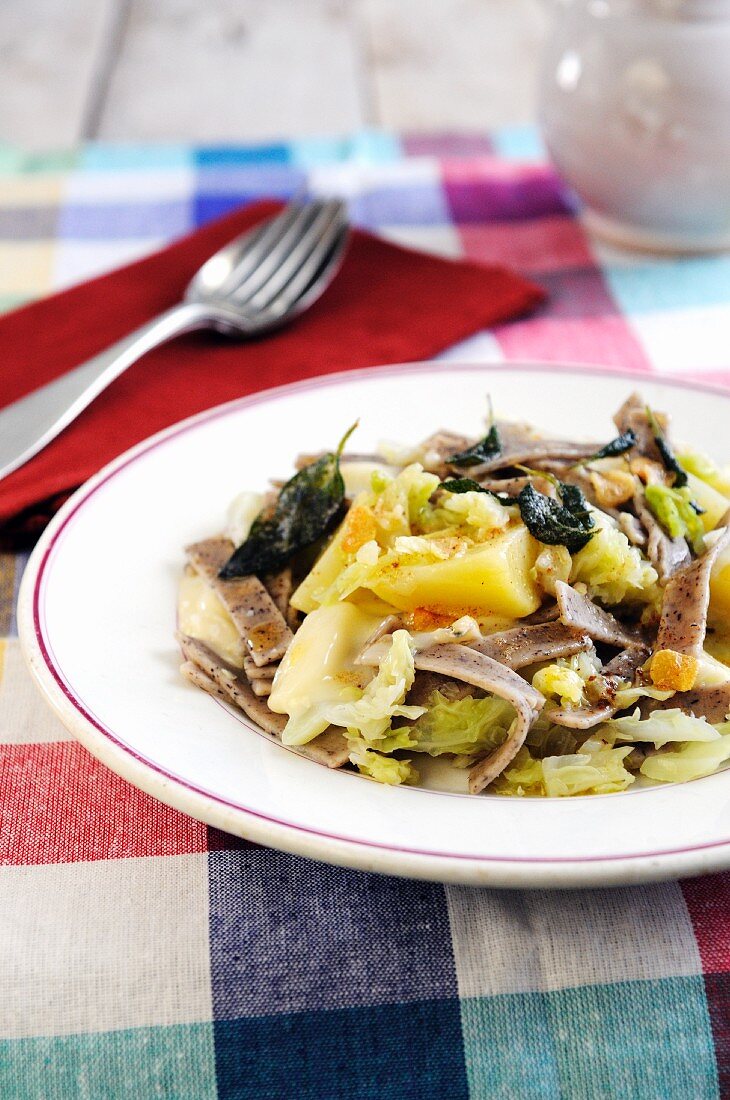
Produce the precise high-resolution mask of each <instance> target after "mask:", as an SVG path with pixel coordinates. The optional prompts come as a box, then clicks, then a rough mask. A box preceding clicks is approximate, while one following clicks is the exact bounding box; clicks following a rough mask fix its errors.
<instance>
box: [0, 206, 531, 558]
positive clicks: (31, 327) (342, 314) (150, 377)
mask: <svg viewBox="0 0 730 1100" xmlns="http://www.w3.org/2000/svg"><path fill="white" fill-rule="evenodd" d="M278 208H279V204H275V203H257V204H255V205H252V206H248V207H246V208H245V209H242V210H237V211H235V212H234V213H232V214H229V215H227V216H226V217H224V218H220V219H219V220H218V221H215V222H211V223H209V224H208V225H206V226H204V228H202V229H199V230H198V231H197V232H195V233H192V234H191V235H190V236H188V237H185V238H183V239H182V240H180V241H177V242H176V243H174V244H172V245H170V247H168V248H165V249H163V250H162V251H161V252H157V253H155V254H154V255H152V256H149V257H147V258H146V259H143V260H140V261H138V262H137V263H133V264H129V265H128V266H127V267H122V268H119V269H118V270H116V271H113V272H111V273H110V274H108V275H102V276H100V277H99V278H97V279H92V280H91V281H90V282H87V283H83V284H82V285H80V286H77V287H73V288H71V289H70V290H66V291H63V292H61V293H60V294H56V295H54V296H53V297H51V298H46V299H44V300H42V301H40V302H36V303H33V304H31V305H28V306H25V307H23V308H22V309H18V310H16V311H15V312H13V313H10V314H7V315H6V316H4V317H2V318H0V363H2V364H3V370H2V372H1V373H0V406H4V405H7V404H9V403H10V402H12V401H15V400H17V399H18V398H19V397H21V396H23V394H25V393H28V392H29V391H30V390H33V389H36V388H37V387H38V386H41V385H43V384H44V383H46V382H49V381H51V380H52V379H53V378H56V377H58V375H60V374H63V373H64V372H65V371H68V370H70V369H71V368H73V367H75V366H77V365H78V364H79V363H81V362H82V361H83V360H85V359H87V358H89V357H90V356H92V355H95V354H96V353H97V352H99V351H101V350H102V349H103V348H105V347H107V346H108V345H109V344H111V343H113V342H114V341H115V340H118V339H120V338H121V337H122V336H125V335H126V334H127V333H129V332H130V331H131V330H132V329H133V328H135V327H136V326H138V325H141V324H142V323H144V322H145V321H148V320H150V318H152V317H154V316H155V315H156V314H157V313H160V312H161V311H162V310H164V309H167V308H168V307H169V306H171V305H173V304H174V303H175V302H176V301H177V300H179V298H180V297H181V295H182V293H183V290H184V288H185V286H186V284H187V282H188V280H189V279H190V278H191V276H192V275H193V273H194V272H195V270H196V269H197V268H198V267H199V266H200V264H201V263H202V262H203V261H204V260H205V259H207V257H208V256H210V254H211V253H212V252H214V251H215V250H216V249H218V248H220V247H221V245H223V244H226V243H227V242H228V241H230V240H231V239H232V238H233V237H235V236H236V235H237V234H239V233H241V232H242V231H243V230H245V229H247V228H249V227H250V226H252V225H253V224H255V223H256V222H258V221H259V220H261V219H262V218H263V217H266V216H269V215H270V214H271V213H272V212H273V211H275V210H277V209H278ZM543 296H544V295H543V292H542V291H541V290H540V289H539V288H538V287H536V286H534V285H533V284H531V283H529V282H527V281H526V280H524V279H522V278H520V277H519V276H517V275H515V274H513V273H512V272H510V271H507V270H505V269H504V268H501V267H481V266H477V265H475V264H471V263H461V262H453V261H450V260H442V259H437V258H435V257H432V256H427V255H424V254H423V253H420V252H413V251H410V250H408V249H404V248H399V247H397V246H395V245H392V244H388V243H387V242H385V241H383V240H380V239H378V238H377V237H373V236H370V235H369V234H367V233H362V232H355V233H353V236H352V241H351V244H350V246H349V250H348V253H347V256H346V259H345V262H344V264H343V267H342V270H341V271H340V273H339V274H338V276H337V278H336V279H335V281H334V282H333V284H332V286H331V287H329V289H328V290H327V291H326V293H325V294H324V295H323V297H322V298H321V299H320V301H319V302H317V303H316V305H314V306H313V307H312V308H311V309H310V310H309V311H308V312H307V313H305V314H304V315H303V316H302V317H301V318H299V319H298V320H297V321H296V322H295V323H293V324H292V325H290V326H289V327H287V328H285V329H282V330H281V332H278V333H276V334H273V335H271V336H268V337H266V338H263V339H260V340H257V341H254V342H251V343H246V342H235V341H231V340H229V339H227V338H226V337H224V336H217V335H215V334H208V333H205V334H194V335H191V336H187V337H182V338H180V339H178V340H175V341H174V342H173V343H171V344H168V345H166V346H165V347H162V348H159V349H158V350H156V351H154V352H151V353H150V354H149V355H147V356H145V357H144V358H143V359H142V360H140V362H139V363H137V364H135V365H134V366H133V367H131V368H130V369H129V370H127V371H126V373H125V374H124V375H122V377H121V378H119V379H118V380H117V381H116V382H114V383H113V384H112V385H111V386H110V387H109V389H107V390H106V391H105V392H104V393H103V394H102V395H101V396H100V397H98V398H97V399H96V401H94V402H93V404H92V405H91V406H90V407H89V408H88V409H87V410H86V411H85V412H84V413H83V414H82V415H81V416H80V417H79V418H78V420H76V421H75V422H74V424H72V425H71V427H69V428H67V429H66V431H65V432H63V433H62V434H61V435H60V436H59V438H58V439H56V440H55V441H54V442H53V443H52V444H51V445H50V446H49V447H47V448H46V450H44V451H42V452H41V453H40V454H39V455H37V456H36V458H34V459H33V460H32V461H31V462H29V463H28V464H27V465H26V466H24V467H22V468H21V469H20V470H17V471H16V472H15V473H14V474H11V475H10V477H8V478H6V479H5V480H4V481H1V482H0V526H1V528H2V533H3V535H4V541H5V542H6V543H7V542H9V541H10V542H13V541H15V542H17V541H18V540H19V539H20V540H22V539H23V538H25V539H26V540H27V538H28V537H30V536H32V535H33V534H35V533H37V532H38V530H39V529H40V528H41V527H42V526H43V524H44V523H45V522H46V521H47V519H48V518H49V517H50V515H51V514H52V512H53V511H54V510H55V509H56V508H57V507H58V506H59V504H60V503H61V502H62V500H63V499H64V498H65V497H66V496H67V495H68V493H69V492H70V491H71V490H73V489H75V488H76V487H77V486H78V485H80V484H81V483H82V482H83V481H85V480H86V479H87V478H88V477H90V476H91V474H93V473H95V472H96V471H97V470H98V469H99V468H100V467H101V466H103V465H104V464H105V463H107V462H109V461H110V459H112V458H114V457H115V456H116V455H118V454H120V453H121V452H122V451H124V450H126V449H127V448H128V447H130V446H132V444H134V443H137V442H139V440H141V439H144V438H145V437H146V436H148V435H151V434H152V433H153V432H156V431H159V430H160V429H161V428H165V427H167V426H168V425H169V424H173V423H174V422H175V421H177V420H180V419H182V418H183V417H186V416H190V415H191V414H192V413H196V412H199V411H200V410H201V409H205V408H209V407H210V406H212V405H217V404H219V403H221V402H224V401H229V400H231V399H232V398H235V397H240V396H241V395H243V394H248V393H251V392H253V391H256V390H261V389H264V388H265V387H268V386H276V385H280V384H281V383H283V382H292V381H295V380H297V379H301V378H307V377H311V376H312V375H317V374H326V373H328V372H331V371H340V370H344V369H347V368H354V367H365V366H374V365H376V364H379V363H389V362H391V363H398V362H408V361H415V360H418V359H428V358H429V357H430V356H432V355H434V354H435V353H437V352H439V351H441V350H443V349H444V348H446V347H448V346H449V345H450V344H454V343H456V341H458V340H460V339H462V338H464V337H466V336H468V335H470V334H471V333H473V332H476V331H478V330H479V329H482V328H485V327H487V326H489V325H493V324H495V323H496V322H499V321H505V320H507V319H509V318H511V317H514V316H517V315H519V314H522V313H524V312H526V311H527V310H529V309H531V308H532V307H534V306H536V305H537V304H538V303H539V302H540V301H541V300H542V299H543Z"/></svg>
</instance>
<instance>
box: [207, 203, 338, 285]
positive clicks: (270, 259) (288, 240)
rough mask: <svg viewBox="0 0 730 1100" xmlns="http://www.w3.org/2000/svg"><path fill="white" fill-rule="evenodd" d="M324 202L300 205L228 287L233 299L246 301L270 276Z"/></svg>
mask: <svg viewBox="0 0 730 1100" xmlns="http://www.w3.org/2000/svg"><path fill="white" fill-rule="evenodd" d="M323 206H324V204H323V203H322V202H310V203H306V204H305V205H303V206H301V207H300V209H299V211H298V212H297V215H296V217H294V218H293V219H292V220H291V221H290V222H289V224H288V225H287V227H286V229H285V231H284V232H283V233H281V234H279V237H278V239H277V240H276V242H275V243H274V244H272V245H271V246H270V247H268V248H267V249H266V251H265V252H264V253H263V254H260V255H259V257H258V262H257V263H256V264H255V266H253V267H251V268H250V270H248V271H246V272H245V273H244V275H243V277H242V278H239V280H238V283H237V285H233V286H231V287H230V288H229V290H228V294H229V296H231V297H232V298H233V299H234V300H235V301H237V302H241V301H246V300H247V299H248V298H250V297H251V296H252V295H254V294H255V293H256V292H257V291H258V290H259V289H260V288H261V287H262V286H263V285H264V283H265V282H266V281H267V279H269V278H270V276H271V275H272V274H273V272H275V271H276V270H277V268H279V267H280V265H281V264H282V263H283V262H284V261H285V260H286V257H287V256H288V255H289V253H290V252H291V250H292V248H294V247H295V246H296V244H297V242H298V241H299V240H300V238H301V237H302V236H303V235H305V234H306V232H307V229H308V227H309V226H310V225H311V224H312V222H313V221H314V220H315V219H316V218H317V217H318V216H319V214H320V212H321V210H322V208H323Z"/></svg>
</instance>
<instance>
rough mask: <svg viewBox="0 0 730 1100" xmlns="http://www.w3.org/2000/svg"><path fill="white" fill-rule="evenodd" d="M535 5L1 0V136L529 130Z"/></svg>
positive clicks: (539, 24)
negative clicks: (379, 128)
mask: <svg viewBox="0 0 730 1100" xmlns="http://www.w3.org/2000/svg"><path fill="white" fill-rule="evenodd" d="M545 26H546V17H545V13H544V10H543V8H542V6H541V4H540V0H0V142H9V143H12V144H16V145H21V146H25V147H27V148H31V149H33V148H36V149H38V148H54V147H61V146H68V145H73V144H74V143H75V142H78V141H79V140H82V139H87V138H98V139H101V140H105V141H106V140H108V141H175V140H180V141H189V142H204V141H213V142H217V141H220V142H245V141H248V140H256V139H262V138H272V137H274V138H275V137H292V136H298V135H307V134H317V133H320V134H336V133H341V132H346V131H350V130H354V129H357V128H360V127H364V126H383V127H388V128H393V129H396V130H428V129H431V130H444V129H480V130H483V129H485V128H488V127H493V126H499V125H507V124H512V123H521V122H528V121H531V120H532V119H533V118H534V114H535V82H536V74H537V66H538V61H539V54H540V48H541V44H542V40H543V37H544V33H545Z"/></svg>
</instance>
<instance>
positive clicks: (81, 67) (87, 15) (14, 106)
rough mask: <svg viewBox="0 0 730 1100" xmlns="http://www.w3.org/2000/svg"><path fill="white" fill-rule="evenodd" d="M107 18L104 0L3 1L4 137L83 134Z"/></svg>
mask: <svg viewBox="0 0 730 1100" xmlns="http://www.w3.org/2000/svg"><path fill="white" fill-rule="evenodd" d="M107 18H108V6H107V3H105V2H101V0H0V141H4V142H9V143H11V144H15V145H21V146H24V147H26V148H41V147H43V148H57V147H60V146H64V145H73V144H74V142H75V141H77V140H78V139H79V136H80V134H81V130H82V126H83V119H84V116H85V112H86V109H87V96H88V91H89V82H90V79H91V74H92V71H93V68H94V59H95V56H96V54H97V51H98V49H99V45H100V41H101V38H102V37H103V33H104V27H105V23H106V20H107Z"/></svg>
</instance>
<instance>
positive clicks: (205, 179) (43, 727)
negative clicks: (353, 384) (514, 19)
mask: <svg viewBox="0 0 730 1100" xmlns="http://www.w3.org/2000/svg"><path fill="white" fill-rule="evenodd" d="M302 186H307V187H309V189H310V190H312V191H316V192H330V191H336V192H338V193H340V194H345V195H347V196H348V197H349V199H350V200H351V212H352V216H353V219H354V220H356V221H357V222H359V223H360V224H362V225H365V226H367V227H369V228H373V229H376V230H378V231H381V232H383V233H384V234H386V235H387V236H389V237H392V238H394V239H396V240H398V241H402V242H405V243H408V244H411V245H414V246H417V247H422V248H424V249H430V250H434V251H437V252H440V253H443V254H447V255H452V256H458V255H466V256H469V257H470V258H472V259H475V260H502V261H505V262H507V263H509V264H511V265H512V266H514V267H517V268H518V269H520V270H521V271H523V272H525V273H528V274H529V275H531V276H532V277H533V278H535V279H536V280H537V281H538V282H540V283H541V284H542V285H543V286H544V287H545V288H546V289H547V290H548V292H549V295H550V300H549V304H548V305H547V306H546V307H545V308H543V309H542V310H541V311H540V312H539V313H538V314H536V315H534V316H532V317H530V318H528V319H526V320H523V321H519V322H516V323H513V324H510V325H506V326H503V327H501V328H499V329H497V330H495V331H494V332H492V333H488V334H479V335H477V336H475V337H474V338H473V339H472V340H469V341H467V342H466V344H464V345H462V346H461V348H460V349H459V350H458V353H457V352H451V354H458V356H459V357H460V358H462V359H486V360H503V359H507V360H509V359H517V358H522V359H525V358H528V359H546V360H563V361H565V360H571V361H574V360H584V361H590V362H593V363H599V364H606V365H609V366H621V367H631V368H635V369H636V370H639V371H646V372H650V371H652V370H654V369H658V368H659V369H662V370H664V371H670V372H677V373H681V374H683V375H685V376H693V377H696V378H706V377H708V376H710V377H711V378H712V379H713V380H715V381H718V380H719V381H721V382H726V383H727V384H728V385H730V258H728V257H727V256H716V257H709V258H703V259H685V260H670V259H667V260H657V259H646V258H637V257H633V258H629V257H626V256H621V255H620V254H618V253H614V252H612V251H611V250H610V249H608V248H606V247H597V246H596V245H595V244H594V243H592V242H591V241H589V240H588V239H587V237H586V235H585V234H584V232H583V230H582V228H581V224H580V220H579V217H578V216H577V215H576V212H575V207H574V204H573V203H572V201H571V200H570V198H569V197H568V196H567V195H566V193H565V192H564V190H563V188H562V187H561V186H560V184H559V182H558V181H557V179H556V177H555V176H554V174H553V172H552V171H551V169H550V168H548V167H547V166H546V164H545V161H544V157H543V154H542V152H541V150H540V148H539V145H538V143H537V139H536V137H535V134H534V133H533V132H532V131H510V132H502V133H499V134H497V135H494V136H493V137H491V138H487V137H486V136H480V135H476V136H472V137H466V136H460V137H455V136H448V135H447V136H442V137H429V136H419V137H417V138H410V139H408V138H398V137H395V136H392V135H385V134H361V135H358V136H356V137H353V138H351V139H348V140H341V141H307V142H300V143H296V144H291V145H288V144H277V145H271V146H266V147H256V148H196V149H193V148H188V147H185V148H182V147H166V148H158V147H154V148H149V147H148V148H132V147H124V148H120V147H116V146H100V145H94V146H90V147H87V148H85V149H84V150H82V151H78V152H76V153H74V154H72V155H68V156H60V155H56V156H54V157H42V158H40V157H29V156H23V155H20V154H18V153H16V152H14V151H11V150H0V303H1V304H2V306H3V307H4V308H6V309H9V308H11V307H12V306H13V305H15V304H19V303H20V302H23V301H25V300H27V299H30V298H33V297H36V296H39V295H42V294H45V293H47V292H48V291H51V290H53V289H55V288H58V287H61V286H65V285H68V284H69V283H71V282H75V281H78V280H80V279H83V278H84V277H86V276H88V275H92V274H96V273H98V272H100V271H102V270H105V269H108V268H110V267H112V266H114V265H116V264H119V263H121V262H124V261H126V260H129V259H131V258H133V257H137V256H139V255H142V254H144V253H145V252H147V251H149V250H151V249H154V248H155V247H156V246H158V245H159V244H161V243H162V242H165V241H167V240H168V239H169V238H171V237H174V236H177V235H179V234H182V233H184V232H185V231H186V230H188V229H190V228H191V227H193V226H196V225H198V224H200V223H202V222H204V221H205V220H207V219H209V218H212V217H214V216H216V215H217V214H219V213H222V212H224V211H226V210H228V209H230V208H231V207H232V206H234V205H236V204H240V203H242V202H247V201H249V200H251V199H253V198H257V197H259V196H262V195H279V196H286V195H289V194H290V193H291V192H292V191H293V190H295V189H298V188H300V187H302ZM12 369H13V364H12V363H3V364H0V370H6V371H7V370H12ZM0 562H1V565H0V638H1V639H2V640H0V675H1V679H0V1097H1V1098H2V1100H13V1098H17V1100H30V1098H38V1100H60V1098H62V1100H75V1098H77V1097H79V1098H81V1097H83V1098H93V1100H96V1098H98V1100H109V1098H114V1100H117V1098H122V1097H134V1098H135V1100H146V1098H147V1097H172V1098H175V1100H208V1098H211V1097H217V1096H220V1097H241V1098H246V1100H249V1098H250V1100H284V1098H287V1100H288V1098H289V1097H291V1098H296V1100H300V1098H301V1100H339V1098H342V1100H351V1098H352V1100H355V1098H358V1100H360V1098H366V1097H367V1098H372V1100H412V1098H414V1100H415V1098H419V1100H420V1098H421V1097H423V1098H428V1100H432V1098H439V1097H448V1098H449V1100H459V1098H461V1097H465V1098H466V1097H470V1098H471V1100H477V1098H490V1100H491V1098H497V1097H503V1098H509V1100H513V1098H518V1100H532V1098H538V1097H539V1098H553V1097H567V1098H570V1100H592V1098H596V1100H597V1098H611V1100H614V1098H632V1100H633V1098H641V1100H644V1098H646V1100H674V1098H676V1100H703V1098H710V1097H717V1096H721V1095H730V980H729V979H728V969H729V967H730V875H715V876H712V877H709V878H705V879H700V880H694V881H690V882H683V883H666V884H662V885H654V886H650V887H645V888H639V887H635V888H627V889H614V890H605V891H598V890H593V891H579V892H563V891H560V892H548V891H540V892H535V893H531V892H521V891H496V890H474V889H468V888H461V887H452V886H448V887H443V886H440V885H430V884H426V883H417V882H405V881H400V880H397V879H392V878H381V877H378V876H374V875H368V874H365V873H361V872H351V871H345V870H339V869H336V868H332V867H327V866H324V865H320V864H317V863H312V862H309V861H307V860H304V859H298V858H295V857H292V856H288V855H282V854H280V853H277V852H273V851H268V850H265V849H262V848H257V847H254V846H251V845H247V844H246V843H244V842H239V841H236V840H234V839H233V838H231V837H228V836H225V835H223V834H220V833H218V832H216V831H214V830H210V829H207V828H206V827H205V826H204V825H201V824H200V823H198V822H196V821H192V820H190V819H188V818H186V817H184V816H182V815H181V814H179V813H177V812H175V811H173V810H171V809H168V808H166V807H165V806H163V805H161V804H160V803H158V802H155V801H154V800H153V799H151V798H149V797H147V796H146V795H143V794H141V793H140V792H138V791H136V790H135V789H133V788H131V787H129V786H128V785H127V784H125V783H124V782H123V781H122V780H120V779H117V778H116V777H115V776H114V775H112V774H111V773H110V772H108V771H107V770H106V769H105V768H103V767H102V766H101V765H100V764H98V763H97V762H96V761H95V760H93V759H92V758H91V757H90V756H89V755H88V754H87V753H86V752H85V750H83V749H82V748H81V747H80V746H79V745H78V744H76V742H74V741H73V740H71V739H70V738H69V736H68V735H67V734H66V732H65V731H64V729H63V728H62V727H61V726H60V725H59V723H58V722H57V721H56V720H55V719H54V718H53V716H52V715H51V713H50V712H49V711H48V710H47V709H46V707H45V706H44V704H43V702H42V701H41V699H40V697H39V696H38V695H37V694H36V692H35V690H34V688H33V687H32V685H31V682H30V679H29V676H28V673H27V672H26V671H25V670H24V667H23V663H22V659H21V656H20V653H19V649H18V641H17V637H16V630H15V619H14V605H15V599H16V595H17V588H18V580H19V577H20V574H21V572H22V568H23V558H22V557H17V558H16V557H12V556H7V555H6V556H5V557H2V558H1V559H0Z"/></svg>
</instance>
